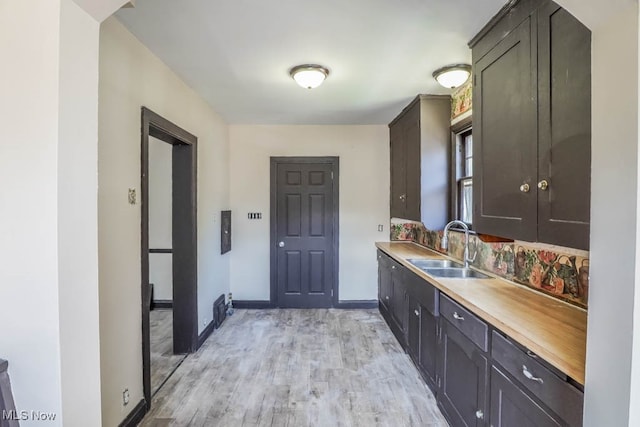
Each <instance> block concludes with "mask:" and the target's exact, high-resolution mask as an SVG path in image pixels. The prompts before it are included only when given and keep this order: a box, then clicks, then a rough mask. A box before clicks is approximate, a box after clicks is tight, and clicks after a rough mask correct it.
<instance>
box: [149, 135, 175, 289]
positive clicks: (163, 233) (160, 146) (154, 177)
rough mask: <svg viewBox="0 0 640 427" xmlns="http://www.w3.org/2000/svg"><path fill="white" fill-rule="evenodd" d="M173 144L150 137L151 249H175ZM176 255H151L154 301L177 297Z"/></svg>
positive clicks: (150, 270) (150, 278)
mask: <svg viewBox="0 0 640 427" xmlns="http://www.w3.org/2000/svg"><path fill="white" fill-rule="evenodd" d="M172 149H173V146H172V145H171V144H168V143H166V142H164V141H161V140H159V139H157V138H154V137H152V136H150V137H149V248H150V249H172V247H173V239H172V230H173V225H172V218H173V205H172V200H173V191H172V185H173V176H172V171H173V165H172V161H171V160H172V158H173V157H172V155H171V153H172ZM172 262H173V255H172V254H166V253H150V254H149V282H150V283H153V298H154V300H165V301H171V300H173V265H172Z"/></svg>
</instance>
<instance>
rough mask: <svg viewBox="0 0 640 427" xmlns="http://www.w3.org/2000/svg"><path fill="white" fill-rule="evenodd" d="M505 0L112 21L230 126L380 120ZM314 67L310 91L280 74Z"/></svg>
mask: <svg viewBox="0 0 640 427" xmlns="http://www.w3.org/2000/svg"><path fill="white" fill-rule="evenodd" d="M505 2H506V0H402V1H397V0H396V1H394V0H321V1H310V0H271V1H269V0H216V1H212V0H179V1H178V0H137V1H136V2H135V8H133V9H121V10H120V11H118V12H117V13H116V16H117V17H118V19H119V20H120V21H121V22H122V23H123V24H124V25H125V26H126V27H127V28H128V29H129V30H130V31H131V32H132V33H133V34H134V35H135V36H136V37H137V38H138V39H140V40H141V41H142V42H143V43H144V44H145V45H146V46H148V47H149V48H150V49H151V51H153V52H154V53H155V54H156V55H157V56H158V57H160V58H161V59H162V60H163V61H164V62H165V63H166V64H167V65H168V66H169V67H171V68H172V69H173V70H174V71H175V72H176V73H177V74H178V75H179V76H180V77H181V78H182V79H183V80H184V81H185V82H187V83H188V84H189V85H190V86H191V87H192V88H193V89H195V90H196V91H197V92H198V93H199V94H200V95H201V96H202V97H203V98H204V99H205V100H206V101H207V102H208V103H209V104H210V105H211V106H212V107H213V109H214V110H216V111H217V112H218V113H219V114H220V115H221V116H222V117H223V118H224V119H225V121H226V122H227V123H230V124H386V123H389V121H391V120H392V119H393V118H394V117H395V116H396V115H397V114H398V113H399V112H400V111H401V110H402V108H403V107H404V106H405V105H406V104H407V103H408V102H409V101H410V100H411V99H412V98H413V97H415V96H416V95H417V94H418V93H429V94H446V93H449V92H450V91H448V90H446V89H444V88H442V87H440V86H439V85H438V84H437V83H436V81H435V80H434V79H433V78H432V76H431V74H432V72H433V71H434V70H435V69H437V68H439V67H441V66H443V65H447V64H452V63H461V62H463V63H470V62H471V51H470V50H469V48H468V47H467V42H468V41H469V40H470V39H471V38H472V37H473V36H474V35H475V34H476V33H477V32H478V31H479V30H480V29H481V28H482V27H483V25H484V24H485V23H486V22H487V21H488V20H489V19H490V18H491V17H492V16H493V15H494V14H495V13H496V12H497V11H498V10H499V9H500V8H501V7H502V5H503V4H504V3H505ZM304 63H318V64H321V65H324V66H326V67H328V68H329V69H330V72H331V74H330V75H329V77H328V79H327V80H326V81H325V83H324V84H323V85H322V86H320V87H319V88H317V89H313V90H308V89H303V88H301V87H299V86H297V85H296V84H295V82H294V81H293V80H292V79H291V77H290V76H289V69H290V68H291V67H292V66H294V65H298V64H304Z"/></svg>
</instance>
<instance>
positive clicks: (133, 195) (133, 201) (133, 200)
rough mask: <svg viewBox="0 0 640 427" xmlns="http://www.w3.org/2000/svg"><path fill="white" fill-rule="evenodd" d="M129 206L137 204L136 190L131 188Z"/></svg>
mask: <svg viewBox="0 0 640 427" xmlns="http://www.w3.org/2000/svg"><path fill="white" fill-rule="evenodd" d="M129 204H130V205H135V204H136V189H135V188H130V189H129Z"/></svg>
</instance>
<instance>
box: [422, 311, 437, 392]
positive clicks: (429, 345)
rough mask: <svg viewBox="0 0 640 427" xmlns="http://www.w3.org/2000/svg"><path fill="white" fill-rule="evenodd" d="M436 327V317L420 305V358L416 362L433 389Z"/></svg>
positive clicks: (435, 387)
mask: <svg viewBox="0 0 640 427" xmlns="http://www.w3.org/2000/svg"><path fill="white" fill-rule="evenodd" d="M438 327H439V325H438V318H437V317H436V316H434V315H433V314H431V313H430V312H429V310H427V309H426V308H424V307H422V306H420V359H419V363H418V364H419V366H420V369H421V370H422V373H423V375H424V377H425V379H426V381H427V384H429V386H430V387H431V390H433V391H435V390H436V389H437V386H436V375H437V373H438V370H437V360H438Z"/></svg>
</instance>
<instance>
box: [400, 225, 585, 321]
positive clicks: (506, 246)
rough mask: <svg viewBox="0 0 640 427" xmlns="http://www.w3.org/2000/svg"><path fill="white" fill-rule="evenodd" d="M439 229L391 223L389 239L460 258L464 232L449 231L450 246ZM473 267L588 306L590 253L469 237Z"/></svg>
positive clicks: (537, 244) (581, 305)
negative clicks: (444, 247)
mask: <svg viewBox="0 0 640 427" xmlns="http://www.w3.org/2000/svg"><path fill="white" fill-rule="evenodd" d="M441 239H442V231H433V230H428V229H426V228H425V227H424V225H422V224H421V223H419V222H402V223H392V224H391V240H396V241H397V240H408V241H413V242H416V243H418V244H420V245H422V246H426V247H428V248H430V249H434V250H436V251H438V252H441V253H444V254H448V255H449V256H451V257H453V258H456V259H460V260H461V259H462V258H463V252H464V234H463V233H456V232H452V233H450V234H449V250H448V251H444V250H442V249H441V248H440V241H441ZM469 254H470V255H471V256H472V257H473V255H474V254H475V260H474V261H473V262H472V263H471V264H472V265H473V266H474V267H476V268H478V269H480V270H484V271H488V272H491V273H493V274H495V275H497V276H500V277H504V278H505V279H507V280H512V281H515V282H518V283H520V284H523V285H527V286H529V287H531V288H533V289H536V290H538V291H540V292H544V293H546V294H549V295H552V296H554V297H556V298H560V299H562V300H565V301H568V302H570V303H573V304H575V305H578V306H580V307H583V308H587V303H588V300H589V258H588V256H589V253H588V252H585V251H579V250H573V249H568V248H561V247H557V246H551V245H544V244H539V243H528V242H519V241H516V242H507V243H486V242H482V241H481V240H480V239H479V238H478V237H477V236H475V235H472V236H470V238H469Z"/></svg>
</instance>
